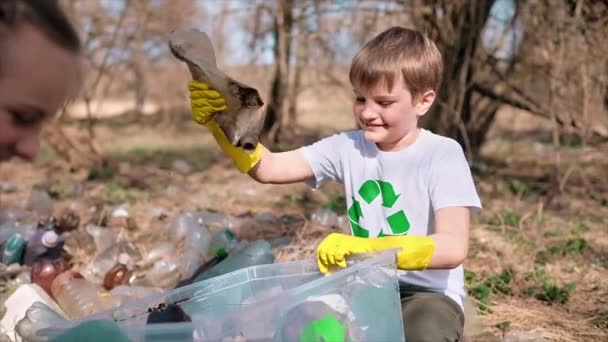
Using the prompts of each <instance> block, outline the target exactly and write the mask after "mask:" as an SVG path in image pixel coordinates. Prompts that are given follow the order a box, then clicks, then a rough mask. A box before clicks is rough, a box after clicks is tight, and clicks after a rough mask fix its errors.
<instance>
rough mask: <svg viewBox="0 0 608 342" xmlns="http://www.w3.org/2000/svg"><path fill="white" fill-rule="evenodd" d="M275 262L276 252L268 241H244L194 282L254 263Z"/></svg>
mask: <svg viewBox="0 0 608 342" xmlns="http://www.w3.org/2000/svg"><path fill="white" fill-rule="evenodd" d="M273 262H274V254H273V252H272V247H271V246H270V243H268V241H265V240H257V241H255V242H252V243H244V242H243V243H242V244H241V245H240V246H237V247H236V248H235V249H234V250H233V252H232V253H231V254H230V255H228V257H227V258H226V259H224V260H223V261H222V262H220V263H219V264H217V265H216V266H214V267H213V268H211V269H210V270H209V271H207V272H205V273H202V274H201V275H200V276H198V277H196V278H195V279H194V282H198V281H202V280H206V279H209V278H213V277H217V276H220V275H222V274H226V273H228V272H232V271H235V270H239V269H241V268H245V267H249V266H254V265H263V264H272V263H273Z"/></svg>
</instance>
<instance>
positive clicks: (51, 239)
mask: <svg viewBox="0 0 608 342" xmlns="http://www.w3.org/2000/svg"><path fill="white" fill-rule="evenodd" d="M62 249H63V241H62V240H61V239H60V237H59V235H57V233H55V231H53V230H40V231H38V232H37V233H36V234H34V235H33V236H32V237H31V238H30V240H29V241H28V243H27V247H26V249H25V255H24V257H23V263H24V264H25V265H28V266H31V265H32V264H33V263H34V261H36V260H37V259H39V258H49V259H58V258H60V257H61V251H62Z"/></svg>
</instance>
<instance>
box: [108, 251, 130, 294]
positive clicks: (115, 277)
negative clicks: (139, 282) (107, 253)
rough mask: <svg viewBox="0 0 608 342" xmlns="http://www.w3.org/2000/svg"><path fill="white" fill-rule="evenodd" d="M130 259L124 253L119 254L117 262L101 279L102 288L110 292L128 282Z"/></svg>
mask: <svg viewBox="0 0 608 342" xmlns="http://www.w3.org/2000/svg"><path fill="white" fill-rule="evenodd" d="M130 259H131V258H130V257H129V255H128V254H126V253H121V254H120V255H119V256H118V261H117V262H116V264H115V265H114V267H112V268H111V269H110V270H109V271H108V272H107V273H106V276H105V277H104V278H103V287H104V288H105V289H106V290H111V289H113V288H115V287H116V286H119V285H124V284H126V283H128V282H129V277H131V270H130V269H129V266H128V265H129V264H130Z"/></svg>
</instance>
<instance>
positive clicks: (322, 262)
mask: <svg viewBox="0 0 608 342" xmlns="http://www.w3.org/2000/svg"><path fill="white" fill-rule="evenodd" d="M393 248H401V251H400V252H399V253H398V254H397V267H398V268H399V269H401V270H424V269H425V268H426V267H427V266H428V265H429V263H430V261H431V257H432V256H433V254H434V253H435V248H436V244H435V240H433V239H431V238H430V237H428V236H410V235H401V236H385V237H379V238H371V239H368V238H360V237H356V236H351V235H345V234H339V233H331V234H329V235H328V236H327V237H326V238H325V239H323V241H321V243H320V244H319V246H318V247H317V265H318V266H319V271H321V273H323V274H325V273H327V271H328V270H329V265H337V266H339V267H342V268H344V267H346V259H345V258H346V256H349V255H351V254H356V253H365V252H374V251H381V250H386V249H393Z"/></svg>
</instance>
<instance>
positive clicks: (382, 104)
mask: <svg viewBox="0 0 608 342" xmlns="http://www.w3.org/2000/svg"><path fill="white" fill-rule="evenodd" d="M378 104H379V105H380V106H382V107H388V106H390V105H392V104H393V102H390V101H380V102H378Z"/></svg>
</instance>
